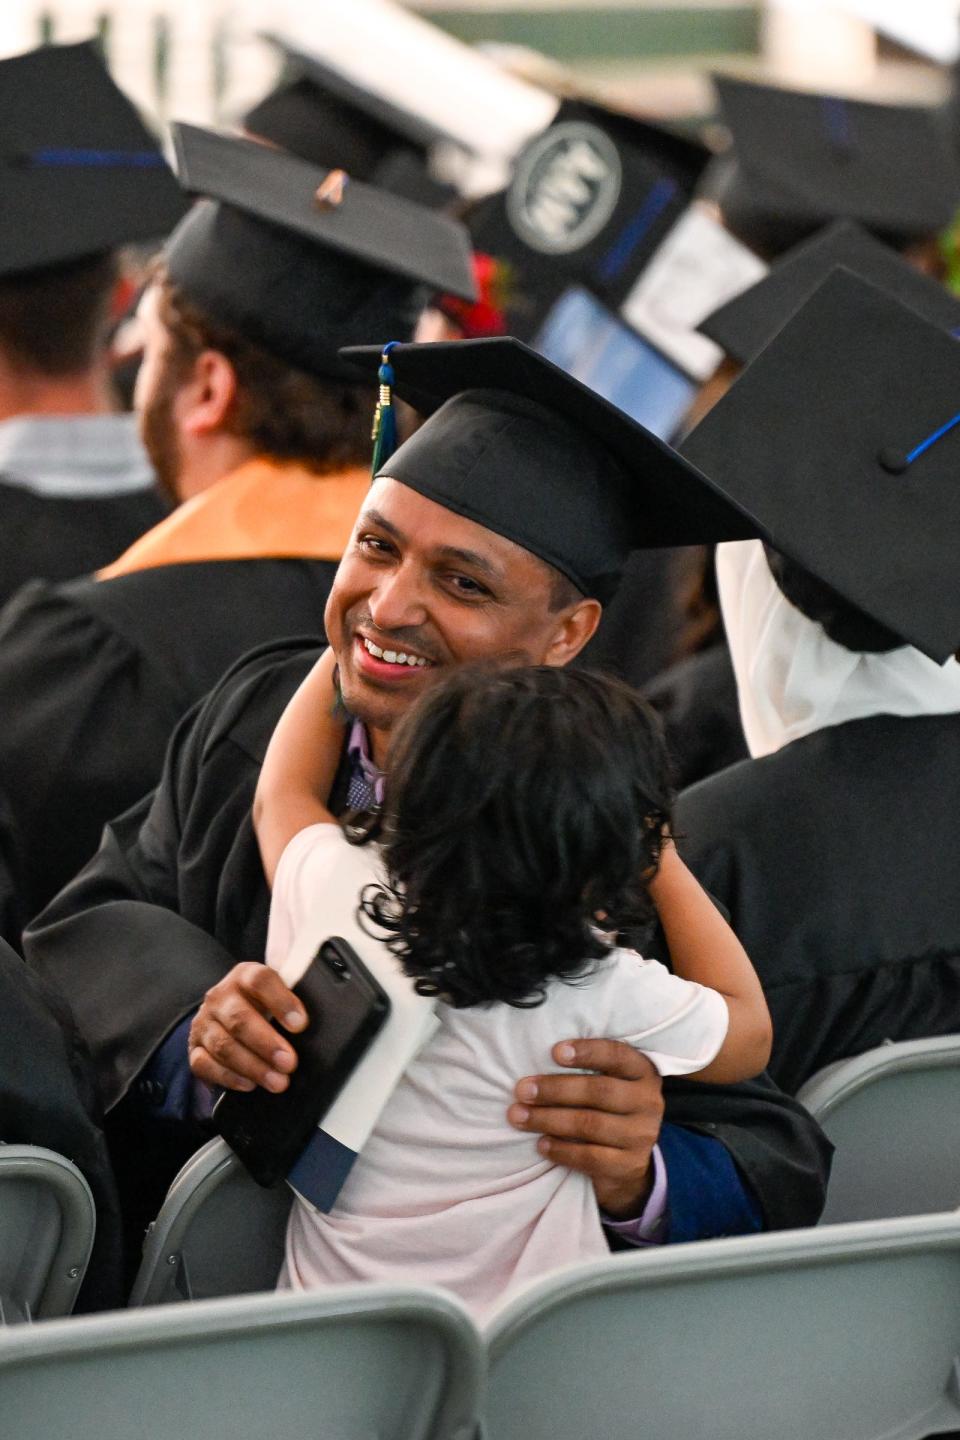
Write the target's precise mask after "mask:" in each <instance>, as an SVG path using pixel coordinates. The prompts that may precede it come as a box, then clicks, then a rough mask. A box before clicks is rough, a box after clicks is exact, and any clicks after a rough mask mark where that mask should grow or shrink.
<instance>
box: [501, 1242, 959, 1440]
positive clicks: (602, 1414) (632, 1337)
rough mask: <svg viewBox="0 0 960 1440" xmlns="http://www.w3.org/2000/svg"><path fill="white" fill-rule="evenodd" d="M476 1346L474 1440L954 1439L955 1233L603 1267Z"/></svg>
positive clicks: (560, 1285) (535, 1295)
mask: <svg viewBox="0 0 960 1440" xmlns="http://www.w3.org/2000/svg"><path fill="white" fill-rule="evenodd" d="M486 1338H487V1344H488V1352H489V1380H488V1387H487V1399H486V1402H485V1425H484V1429H483V1434H484V1437H485V1440H531V1437H532V1436H547V1435H548V1436H549V1437H550V1440H584V1437H585V1436H590V1435H603V1436H609V1437H611V1440H613V1437H616V1440H620V1437H621V1436H622V1437H628V1436H629V1437H632V1440H678V1437H685V1436H694V1435H704V1436H708V1437H709V1440H772V1437H775V1440H880V1437H881V1436H882V1437H884V1440H894V1437H895V1440H919V1437H921V1436H927V1435H933V1434H940V1433H942V1432H944V1431H949V1430H954V1429H957V1428H960V1392H958V1389H957V1373H958V1371H957V1367H958V1364H960V1361H958V1356H960V1217H957V1216H954V1215H936V1216H918V1217H912V1218H910V1219H907V1220H884V1221H871V1222H868V1223H864V1224H860V1225H842V1226H840V1225H836V1226H825V1227H823V1228H822V1229H815V1230H791V1231H784V1232H781V1233H780V1234H768V1235H755V1236H746V1237H742V1238H737V1239H728V1240H709V1241H703V1242H701V1243H700V1244H697V1245H678V1246H675V1247H669V1246H668V1247H666V1248H665V1249H663V1250H661V1251H658V1252H648V1253H646V1254H638V1255H634V1256H623V1255H619V1256H611V1257H610V1258H609V1259H604V1260H600V1261H597V1262H594V1263H593V1264H588V1265H582V1266H577V1267H575V1268H572V1269H570V1270H567V1271H560V1272H558V1273H557V1274H556V1275H555V1276H552V1277H550V1278H548V1279H546V1280H544V1281H542V1282H538V1283H537V1284H535V1285H532V1286H530V1287H528V1288H527V1289H526V1290H525V1291H523V1292H521V1293H520V1294H519V1295H518V1296H517V1297H516V1299H515V1300H513V1301H512V1302H508V1303H507V1304H506V1305H505V1306H504V1307H503V1309H502V1310H501V1311H500V1312H499V1313H498V1314H497V1315H495V1316H494V1317H493V1319H492V1321H491V1324H490V1326H489V1329H488V1332H487V1336H486Z"/></svg>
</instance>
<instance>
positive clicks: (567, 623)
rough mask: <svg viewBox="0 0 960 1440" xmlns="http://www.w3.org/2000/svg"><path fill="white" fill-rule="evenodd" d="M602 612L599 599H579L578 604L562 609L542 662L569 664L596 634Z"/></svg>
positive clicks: (547, 663)
mask: <svg viewBox="0 0 960 1440" xmlns="http://www.w3.org/2000/svg"><path fill="white" fill-rule="evenodd" d="M602 614H603V606H602V605H601V604H600V601H599V600H578V601H577V603H576V605H572V606H571V607H570V608H569V609H568V610H563V611H561V612H560V613H559V614H558V615H557V617H556V619H557V628H556V631H555V632H554V637H553V639H552V640H551V642H550V644H549V646H548V647H547V652H546V654H545V655H544V657H543V662H542V663H543V664H544V665H558V666H560V665H569V663H570V661H571V660H572V659H573V658H574V656H575V655H579V654H580V651H581V650H582V649H583V647H584V645H586V643H587V641H588V640H590V639H591V638H592V636H593V635H594V633H595V631H596V628H597V626H598V625H599V624H600V616H601V615H602Z"/></svg>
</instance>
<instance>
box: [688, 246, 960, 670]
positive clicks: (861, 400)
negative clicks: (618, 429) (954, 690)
mask: <svg viewBox="0 0 960 1440" xmlns="http://www.w3.org/2000/svg"><path fill="white" fill-rule="evenodd" d="M680 448H681V450H682V452H683V454H684V455H685V456H686V457H687V459H689V460H691V461H692V462H693V464H694V465H696V466H698V467H699V468H700V469H701V470H702V471H703V472H704V474H706V475H709V476H710V477H711V479H713V480H714V481H715V482H716V484H717V485H718V486H720V487H721V488H722V489H723V490H724V491H726V492H727V493H728V494H730V495H731V496H732V497H733V498H735V499H736V500H737V501H738V502H739V503H740V504H741V505H742V506H743V507H745V508H746V509H747V510H748V511H749V512H750V513H751V514H753V515H755V516H756V517H757V520H758V521H759V523H760V525H761V526H762V527H763V529H764V531H765V534H766V538H767V540H768V542H769V543H770V545H772V546H773V548H774V549H776V550H778V551H780V552H781V553H782V554H783V555H785V556H786V557H787V558H788V560H791V561H793V562H794V563H795V564H796V565H798V566H800V567H801V569H803V570H805V571H807V572H808V573H809V574H810V575H813V576H815V577H816V578H817V579H818V580H821V581H822V582H823V583H824V584H825V585H826V586H828V587H829V588H830V589H831V590H833V591H834V592H836V594H837V595H839V596H840V597H841V598H842V599H843V600H845V601H846V602H847V604H848V605H850V606H852V607H853V608H854V609H855V610H858V611H860V612H861V613H862V614H864V615H867V616H869V617H870V619H872V620H875V621H876V622H877V623H878V624H879V625H881V626H884V627H885V628H886V629H887V630H889V631H891V632H893V634H894V635H896V636H898V637H900V639H901V640H902V641H903V642H904V643H907V644H911V645H915V646H917V648H918V649H920V650H922V651H923V652H924V653H925V654H926V655H929V656H930V657H931V658H932V659H933V660H936V661H938V662H942V661H944V660H946V659H947V658H948V657H949V656H950V655H952V654H953V653H954V652H955V651H956V650H957V648H958V646H960V565H958V564H957V544H958V534H960V525H958V521H960V489H958V486H957V476H958V474H960V342H958V341H957V340H955V339H953V338H952V337H951V336H950V335H948V334H946V333H945V332H944V331H943V330H941V329H938V328H937V327H936V326H935V325H931V324H930V323H929V322H928V321H926V320H924V319H921V317H920V316H919V315H917V314H915V313H914V311H912V310H910V309H908V308H907V307H906V306H905V305H902V304H901V303H900V302H899V301H898V300H894V299H891V298H890V297H889V296H888V295H885V294H884V293H883V292H882V291H880V290H878V289H877V288H876V286H874V285H871V284H870V283H869V282H868V281H866V280H862V279H861V278H860V277H859V276H856V275H852V274H851V273H850V272H849V271H847V270H843V269H838V270H835V271H833V272H832V273H831V275H830V276H829V277H828V278H827V280H825V281H824V283H823V284H822V285H821V286H820V288H819V289H818V290H817V291H816V292H815V294H814V295H813V296H812V297H811V298H810V299H809V300H808V301H807V303H806V304H805V305H804V306H803V308H802V309H801V310H800V311H799V312H798V313H797V314H796V315H795V316H794V317H793V319H792V320H790V321H789V322H788V323H787V325H786V326H785V327H784V329H783V330H781V331H780V333H779V335H777V336H775V338H774V339H773V340H771V342H770V344H769V345H768V346H767V347H766V349H765V350H763V351H761V353H760V355H759V356H758V357H757V359H756V360H755V361H754V362H753V363H752V364H751V365H749V366H748V367H747V369H746V370H745V371H744V372H743V374H742V375H741V376H740V378H739V379H738V380H737V381H736V383H735V384H734V385H733V386H732V387H731V388H730V390H729V391H728V392H727V394H726V395H725V396H724V397H723V398H722V399H721V400H720V401H719V402H718V403H717V405H716V406H715V407H714V408H713V410H711V411H710V413H709V414H708V415H707V416H706V417H705V419H704V420H702V421H701V422H700V424H699V425H698V426H697V427H696V429H695V430H694V431H693V432H692V433H691V434H690V435H689V436H688V437H687V438H686V440H684V442H683V444H682V446H681V447H680Z"/></svg>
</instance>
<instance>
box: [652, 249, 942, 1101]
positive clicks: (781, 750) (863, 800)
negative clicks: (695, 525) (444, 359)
mask: <svg viewBox="0 0 960 1440" xmlns="http://www.w3.org/2000/svg"><path fill="white" fill-rule="evenodd" d="M958 404H960V345H958V343H957V341H956V339H955V338H954V337H953V336H952V335H950V334H947V333H944V332H943V331H942V330H941V329H939V328H938V327H937V326H935V325H932V324H930V323H929V322H928V321H927V320H925V319H923V318H921V317H920V316H919V315H917V314H916V313H914V312H913V311H911V310H909V309H908V308H907V307H906V306H905V305H902V304H900V303H899V302H898V301H897V300H895V299H893V298H890V297H888V296H887V295H885V294H883V293H881V292H880V291H879V290H878V289H876V288H874V287H873V286H872V285H870V284H869V283H868V282H866V281H865V280H862V279H861V278H859V277H858V276H854V275H853V274H851V273H850V272H849V271H846V270H843V269H838V270H836V271H834V272H833V274H831V276H830V277H829V278H828V279H827V280H826V281H825V282H824V284H823V285H822V286H821V287H820V288H819V289H818V290H817V291H816V293H815V294H814V295H813V296H812V297H811V298H810V299H809V300H808V301H807V303H806V304H805V305H804V306H803V308H802V309H801V310H800V311H799V312H798V314H797V315H796V316H795V317H794V318H793V319H792V320H791V321H790V322H789V323H788V324H787V325H786V326H785V327H784V328H783V329H782V330H781V331H780V333H779V334H778V335H777V336H776V337H775V338H774V339H773V340H771V341H770V343H769V344H768V345H767V347H766V349H764V350H762V351H761V353H760V354H759V356H758V357H757V358H756V359H755V360H754V361H753V363H752V364H751V365H749V366H748V367H747V369H746V370H745V371H744V373H743V375H742V376H741V377H740V379H739V380H738V381H737V382H736V384H735V385H734V386H733V388H732V389H731V390H730V391H729V393H728V394H727V395H726V396H725V397H724V399H723V400H721V401H720V403H719V404H718V405H717V406H716V407H715V409H714V410H713V411H711V413H710V415H709V416H707V418H706V419H705V420H704V421H703V422H702V423H701V425H700V426H699V427H698V428H697V429H696V430H695V431H694V432H693V434H692V435H691V436H690V437H689V438H688V439H687V441H686V442H685V444H684V447H683V448H684V452H685V454H686V455H687V456H688V457H689V458H690V459H691V460H692V461H693V462H694V463H695V464H697V465H698V466H700V467H701V468H702V469H703V470H705V471H706V473H707V474H709V475H711V476H712V477H713V478H715V480H716V481H717V483H718V484H720V485H722V486H723V487H724V488H725V489H727V490H728V491H729V493H730V494H731V495H734V496H736V497H737V498H738V499H739V500H740V501H741V503H742V504H744V505H746V506H747V507H748V508H749V509H750V510H752V511H753V513H755V514H756V515H757V517H758V518H759V520H760V521H761V523H762V525H763V528H764V530H765V532H766V535H767V537H768V539H769V541H770V544H769V545H768V546H767V547H766V548H765V547H764V546H763V545H762V544H761V542H760V541H759V540H753V541H747V542H742V543H739V544H734V545H721V546H720V548H719V552H718V565H717V569H718V579H719V588H720V598H721V603H722V607H723V615H724V623H725V626H726V631H727V636H728V639H729V643H730V649H731V653H732V657H733V664H734V670H735V672H736V677H737V686H738V690H739V698H740V712H741V716H742V719H743V726H744V732H745V734H746V737H747V741H748V744H749V748H750V754H751V756H752V757H753V758H751V759H750V760H746V761H743V762H742V763H741V764H739V765H735V766H733V767H732V768H730V769H729V770H726V771H724V772H723V773H722V774H719V775H716V776H713V777H711V778H710V779H709V780H706V781H704V782H703V783H702V784H701V785H698V786H695V787H693V788H692V789H691V790H688V791H687V792H686V793H685V794H684V795H683V796H681V798H680V801H679V804H678V807H677V812H676V824H677V833H678V834H680V835H681V836H683V837H684V839H683V840H682V842H681V848H682V850H683V852H684V855H685V858H686V859H687V860H688V862H689V863H690V864H691V865H692V866H693V868H694V870H695V871H696V873H697V875H698V878H700V880H701V882H702V883H703V884H705V885H707V886H708V887H709V889H710V890H711V892H712V893H713V894H714V895H716V896H717V898H718V899H720V900H721V901H723V902H724V904H726V905H727V906H728V908H729V910H730V912H731V918H732V923H733V925H734V926H735V928H736V930H737V933H738V935H739V936H740V938H741V940H742V941H743V943H744V945H745V946H746V947H747V949H748V951H749V954H750V958H751V959H752V961H753V963H754V965H755V966H756V968H757V973H758V974H759V976H760V978H761V980H762V982H763V985H764V991H765V993H766V996H767V1000H768V1003H769V1005H770V1011H771V1014H772V1016H773V1020H774V1049H773V1058H772V1060H771V1067H770V1068H771V1074H773V1076H774V1078H775V1079H776V1080H777V1081H778V1082H779V1083H781V1084H782V1085H784V1086H785V1087H786V1088H788V1089H789V1090H790V1091H791V1092H792V1091H794V1090H795V1089H796V1088H797V1087H798V1086H799V1085H800V1084H802V1083H803V1081H804V1080H806V1079H807V1078H808V1077H809V1076H810V1075H811V1074H813V1073H814V1072H815V1071H816V1070H818V1069H820V1068H821V1067H822V1066H824V1065H827V1064H829V1063H831V1062H832V1061H835V1060H838V1059H841V1058H843V1057H846V1056H850V1055H857V1054H860V1053H861V1052H862V1051H864V1050H867V1049H870V1048H871V1047H873V1046H876V1045H880V1044H881V1043H883V1042H885V1041H887V1040H891V1039H892V1040H906V1039H912V1038H917V1037H920V1036H926V1035H938V1034H944V1033H952V1032H955V1031H956V1030H957V1028H958V1026H960V850H958V838H957V826H956V815H957V810H958V806H960V664H958V662H957V661H956V660H955V659H954V658H952V657H953V656H954V654H955V652H956V650H957V648H958V645H960V569H958V566H957V541H958V521H960V499H958V491H957V473H958V466H960V415H958V413H957V411H958Z"/></svg>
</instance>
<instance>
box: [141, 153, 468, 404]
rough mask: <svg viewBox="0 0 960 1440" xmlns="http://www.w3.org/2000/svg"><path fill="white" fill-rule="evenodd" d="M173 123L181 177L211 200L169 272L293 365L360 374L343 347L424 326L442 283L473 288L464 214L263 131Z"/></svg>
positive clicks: (177, 237)
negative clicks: (256, 134) (384, 187)
mask: <svg viewBox="0 0 960 1440" xmlns="http://www.w3.org/2000/svg"><path fill="white" fill-rule="evenodd" d="M173 135H174V144H175V147H176V152H177V168H178V171H179V174H180V179H181V183H182V184H183V186H184V188H185V189H186V190H187V191H189V192H190V193H191V194H194V195H202V196H205V197H207V199H205V200H204V201H203V202H202V203H201V204H199V205H197V206H196V207H195V208H194V210H193V212H192V213H191V214H190V215H188V216H187V218H186V219H185V220H184V221H183V223H182V224H181V225H180V226H179V227H178V228H177V230H176V231H175V233H174V234H173V235H172V236H171V239H170V243H169V245H168V247H167V252H166V264H167V271H168V273H169V275H170V278H171V280H172V281H173V282H174V283H175V284H176V285H178V286H180V287H181V288H182V289H183V291H184V292H185V293H186V294H187V295H188V296H189V298H190V299H192V300H193V301H194V302H195V303H196V304H197V305H198V306H199V307H200V308H201V309H203V310H204V311H206V313H207V314H209V315H210V316H211V317H213V318H215V319H218V320H220V321H221V322H223V323H225V324H228V325H230V326H233V327H234V328H235V329H237V330H239V331H240V332H241V333H242V334H244V335H246V336H247V337H248V338H249V339H251V340H253V341H255V342H256V343H258V344H260V345H262V346H263V347H264V348H265V349H267V350H269V351H270V352H271V353H273V354H275V355H278V356H280V357H281V358H282V359H284V360H286V361H288V362H289V363H290V364H291V365H295V366H297V367H299V368H300V369H303V370H307V371H310V372H311V373H315V374H320V375H326V376H330V377H332V378H337V377H339V378H343V379H355V378H356V376H355V374H353V373H351V372H350V371H348V370H347V369H346V367H344V366H343V365H342V363H341V362H340V361H339V360H338V359H337V350H338V349H339V348H340V347H341V346H342V345H344V344H346V343H348V342H356V341H360V340H364V339H367V340H370V339H373V338H374V337H377V338H379V337H380V336H382V335H383V334H385V333H386V334H391V333H400V334H403V335H412V333H413V327H414V324H415V323H416V319H417V315H418V313H419V311H420V310H421V309H422V306H423V303H424V301H425V299H426V298H427V296H428V294H429V293H430V292H431V291H434V290H437V289H443V290H446V291H449V292H450V293H452V294H455V295H460V296H463V297H464V298H465V299H471V300H472V299H473V298H474V297H475V295H476V287H475V282H474V278H473V265H472V252H471V250H470V243H469V239H468V236H467V232H466V230H465V229H464V227H463V226H462V225H460V224H458V223H457V222H456V221H454V220H449V219H447V218H446V217H445V216H441V215H437V214H434V213H432V212H431V211H429V210H425V209H423V208H422V207H421V206H419V205H413V204H411V203H410V202H409V201H406V200H403V199H401V198H399V197H398V196H395V195H388V194H386V193H385V192H384V191H381V190H377V189H374V188H373V187H372V186H370V185H365V184H363V183H362V182H361V181H359V180H351V179H349V177H345V176H344V175H343V173H342V172H335V171H326V170H322V169H318V168H317V167H316V166H314V165H310V164H309V163H308V162H307V161H305V160H301V159H299V158H298V157H297V156H295V155H288V154H286V153H285V152H284V151H281V150H277V149H274V148H273V147H272V146H268V145H262V144H260V143H259V142H257V141H254V140H244V139H239V138H237V137H235V136H229V135H221V134H218V133H216V132H214V131H211V130H200V129H197V128H196V127H194V126H192V125H175V126H174V127H173ZM325 197H326V198H325ZM391 327H399V331H397V330H396V329H391Z"/></svg>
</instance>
